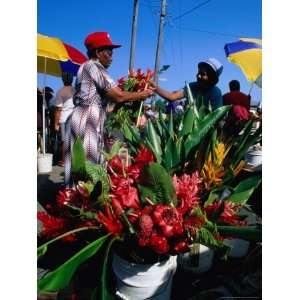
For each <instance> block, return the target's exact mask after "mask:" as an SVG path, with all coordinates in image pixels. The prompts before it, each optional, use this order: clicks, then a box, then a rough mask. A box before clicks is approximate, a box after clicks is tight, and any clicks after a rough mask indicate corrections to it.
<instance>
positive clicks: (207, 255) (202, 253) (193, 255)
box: [178, 244, 214, 273]
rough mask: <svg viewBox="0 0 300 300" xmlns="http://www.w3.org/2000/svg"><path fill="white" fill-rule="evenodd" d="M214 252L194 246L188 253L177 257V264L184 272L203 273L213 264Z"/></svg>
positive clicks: (201, 246)
mask: <svg viewBox="0 0 300 300" xmlns="http://www.w3.org/2000/svg"><path fill="white" fill-rule="evenodd" d="M213 259H214V250H212V249H210V248H208V247H206V246H204V245H202V244H194V245H192V249H191V251H190V252H187V253H184V254H180V255H178V264H179V265H180V267H181V268H182V269H183V270H185V271H190V272H193V273H204V272H207V271H208V270H210V268H211V267H212V264H213Z"/></svg>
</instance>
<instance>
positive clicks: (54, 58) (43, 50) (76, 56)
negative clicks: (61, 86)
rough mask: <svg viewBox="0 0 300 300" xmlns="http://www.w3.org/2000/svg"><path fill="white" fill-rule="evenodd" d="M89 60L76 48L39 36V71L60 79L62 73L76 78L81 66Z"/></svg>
mask: <svg viewBox="0 0 300 300" xmlns="http://www.w3.org/2000/svg"><path fill="white" fill-rule="evenodd" d="M86 60H87V58H86V57H85V56H84V55H83V54H82V53H81V52H80V51H78V50H77V49H75V48H74V47H72V46H70V45H68V44H66V43H64V42H62V41H61V40H60V39H58V38H53V37H48V36H45V35H42V34H38V36H37V71H38V72H39V73H45V74H48V75H52V76H57V77H60V76H61V74H62V72H70V73H72V74H73V75H75V76H76V74H77V71H78V69H79V66H80V65H81V64H82V63H84V62H85V61H86Z"/></svg>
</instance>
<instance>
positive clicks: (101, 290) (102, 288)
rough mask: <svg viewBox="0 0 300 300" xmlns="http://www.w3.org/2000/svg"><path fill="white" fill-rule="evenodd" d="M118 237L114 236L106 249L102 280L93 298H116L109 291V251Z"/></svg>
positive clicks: (105, 299) (99, 299) (100, 299)
mask: <svg viewBox="0 0 300 300" xmlns="http://www.w3.org/2000/svg"><path fill="white" fill-rule="evenodd" d="M117 239H118V237H115V238H112V239H111V240H110V241H109V243H108V245H107V247H106V251H105V255H104V259H103V266H102V270H101V271H102V274H101V282H100V283H99V285H98V287H97V288H96V290H95V291H94V293H93V295H92V299H91V300H116V297H115V296H114V295H112V294H111V293H110V291H109V288H108V285H109V282H108V272H109V268H108V258H109V252H110V249H111V246H112V244H113V243H114V242H115V241H116V240H117Z"/></svg>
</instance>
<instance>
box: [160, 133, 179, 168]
mask: <svg viewBox="0 0 300 300" xmlns="http://www.w3.org/2000/svg"><path fill="white" fill-rule="evenodd" d="M178 149H179V147H178V146H176V143H175V142H174V141H173V140H172V138H171V137H170V138H169V139H168V142H167V144H166V146H165V151H164V160H163V162H164V166H165V167H166V169H167V171H170V170H171V169H172V168H174V167H176V166H177V165H178V164H179V163H180V153H179V152H178Z"/></svg>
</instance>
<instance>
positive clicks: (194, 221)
mask: <svg viewBox="0 0 300 300" xmlns="http://www.w3.org/2000/svg"><path fill="white" fill-rule="evenodd" d="M204 223H205V218H204V216H199V217H198V216H193V215H192V216H189V217H188V218H187V219H184V221H183V226H184V228H185V229H186V230H188V231H189V233H190V234H191V235H192V236H195V235H196V232H197V230H198V229H199V228H201V227H202V226H203V225H204Z"/></svg>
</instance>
